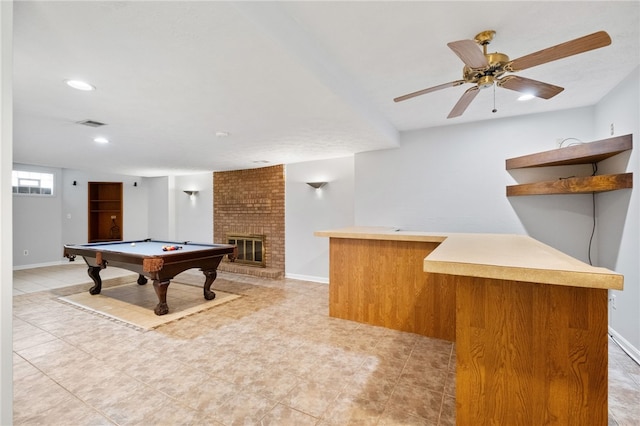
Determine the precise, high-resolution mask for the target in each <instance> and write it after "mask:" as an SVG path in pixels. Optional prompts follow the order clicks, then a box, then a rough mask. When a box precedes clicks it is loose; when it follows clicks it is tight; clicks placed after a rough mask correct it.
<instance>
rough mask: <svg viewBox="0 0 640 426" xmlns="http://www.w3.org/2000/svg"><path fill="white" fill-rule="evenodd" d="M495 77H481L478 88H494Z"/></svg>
mask: <svg viewBox="0 0 640 426" xmlns="http://www.w3.org/2000/svg"><path fill="white" fill-rule="evenodd" d="M493 82H494V79H493V76H491V75H485V76H482V77H480V79H479V80H478V88H479V89H486V88H488V87H491V86H493Z"/></svg>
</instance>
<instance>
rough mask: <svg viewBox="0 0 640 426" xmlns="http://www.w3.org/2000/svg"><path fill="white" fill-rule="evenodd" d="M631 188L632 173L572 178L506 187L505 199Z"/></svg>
mask: <svg viewBox="0 0 640 426" xmlns="http://www.w3.org/2000/svg"><path fill="white" fill-rule="evenodd" d="M632 187H633V173H622V174H615V175H599V176H584V177H572V178H566V179H559V180H550V181H546V182H535V183H523V184H520V185H510V186H507V197H512V196H516V195H546V194H581V193H588V192H604V191H615V190H617V189H628V188H632Z"/></svg>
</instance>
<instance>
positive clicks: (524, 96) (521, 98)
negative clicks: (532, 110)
mask: <svg viewBox="0 0 640 426" xmlns="http://www.w3.org/2000/svg"><path fill="white" fill-rule="evenodd" d="M533 98H535V96H533V95H532V94H530V93H526V94H524V95H522V96H520V97H519V98H518V100H519V101H528V100H530V99H533Z"/></svg>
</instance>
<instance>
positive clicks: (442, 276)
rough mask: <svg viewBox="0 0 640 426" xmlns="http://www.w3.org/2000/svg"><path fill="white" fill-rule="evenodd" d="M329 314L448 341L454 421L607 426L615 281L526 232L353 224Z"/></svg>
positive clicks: (337, 251) (336, 234)
mask: <svg viewBox="0 0 640 426" xmlns="http://www.w3.org/2000/svg"><path fill="white" fill-rule="evenodd" d="M315 235H316V236H319V237H328V238H329V240H330V244H329V252H330V253H329V262H330V271H329V314H330V315H331V316H334V317H338V318H343V319H349V320H353V321H359V322H363V323H367V324H373V325H379V326H384V327H388V328H393V329H397V330H403V331H409V332H413V333H418V334H422V335H426V336H429V337H435V338H440V339H445V340H450V341H453V342H455V343H456V422H457V424H459V425H471V424H473V425H475V424H509V425H520V424H522V425H529V424H563V425H564V424H589V425H606V424H607V422H608V415H607V387H608V350H607V346H608V340H607V289H615V290H622V288H623V276H622V275H620V274H617V273H615V272H612V271H610V270H607V269H605V268H599V267H593V266H591V265H588V264H585V263H584V262H581V261H579V260H577V259H574V258H572V257H571V256H568V255H566V254H564V253H562V252H560V251H558V250H555V249H553V248H552V247H549V246H547V245H545V244H543V243H541V242H539V241H537V240H535V239H533V238H531V237H528V236H526V235H507V234H462V233H429V232H410V231H398V230H396V229H394V228H383V227H352V228H344V229H339V230H332V231H318V232H315Z"/></svg>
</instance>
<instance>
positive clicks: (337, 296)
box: [329, 238, 455, 341]
mask: <svg viewBox="0 0 640 426" xmlns="http://www.w3.org/2000/svg"><path fill="white" fill-rule="evenodd" d="M437 246H438V243H432V242H421V241H389V240H361V239H345V238H331V239H330V244H329V247H330V248H329V258H330V259H329V261H330V273H329V315H330V316H333V317H337V318H343V319H348V320H352V321H358V322H362V323H366V324H372V325H377V326H382V327H387V328H391V329H394V330H402V331H408V332H412V333H417V334H421V335H425V336H430V337H435V338H440V339H446V340H449V341H454V340H455V284H454V281H452V277H447V276H444V275H439V274H428V273H425V272H423V270H422V264H423V260H424V258H425V257H426V256H427V255H428V254H429V253H430V252H431V251H432V250H433V249H435V248H436V247H437Z"/></svg>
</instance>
